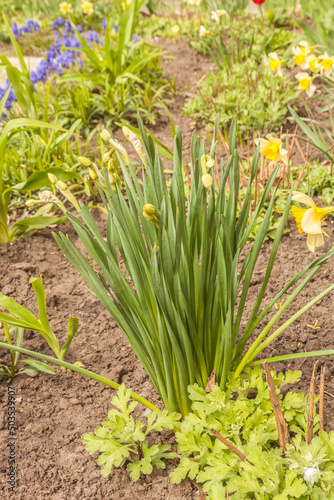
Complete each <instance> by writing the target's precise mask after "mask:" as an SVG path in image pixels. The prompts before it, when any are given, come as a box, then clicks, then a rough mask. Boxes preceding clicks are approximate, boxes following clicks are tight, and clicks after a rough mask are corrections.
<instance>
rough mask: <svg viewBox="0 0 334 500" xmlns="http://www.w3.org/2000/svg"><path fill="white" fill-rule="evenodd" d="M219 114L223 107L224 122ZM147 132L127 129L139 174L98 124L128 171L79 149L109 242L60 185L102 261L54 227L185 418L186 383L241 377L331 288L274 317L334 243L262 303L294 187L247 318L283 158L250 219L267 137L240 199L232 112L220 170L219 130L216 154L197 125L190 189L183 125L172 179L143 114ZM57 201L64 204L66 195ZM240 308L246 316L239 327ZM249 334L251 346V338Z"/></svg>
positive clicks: (111, 156)
mask: <svg viewBox="0 0 334 500" xmlns="http://www.w3.org/2000/svg"><path fill="white" fill-rule="evenodd" d="M218 124H219V117H218V118H217V120H216V129H215V131H217V129H218ZM139 130H140V134H139V133H138V135H139V137H138V136H137V135H136V134H135V133H134V132H132V131H131V130H129V129H128V128H126V127H125V128H124V132H125V135H126V137H127V138H128V140H129V141H130V143H131V144H132V145H133V147H134V149H135V151H136V152H137V153H138V156H139V158H140V160H141V162H142V184H141V183H139V181H138V179H137V176H136V173H135V171H134V169H133V166H132V164H131V162H130V160H129V155H128V152H127V150H126V148H125V147H124V146H122V145H121V144H120V143H118V142H117V141H116V140H115V139H113V138H112V137H111V134H110V133H109V132H108V131H107V130H104V131H103V132H102V134H101V135H102V137H103V139H104V140H105V141H106V143H107V144H109V147H110V151H109V152H108V153H106V154H105V155H104V161H105V162H106V163H107V164H108V165H109V163H110V162H112V163H115V164H117V165H118V166H119V169H120V171H119V174H117V176H118V177H119V180H116V175H115V170H109V169H107V168H103V169H102V170H101V168H100V167H99V166H98V165H97V164H96V163H93V162H92V161H91V160H89V159H87V158H81V159H80V161H81V162H83V163H85V164H86V165H88V164H89V165H90V167H89V172H90V175H91V177H92V179H94V180H95V182H96V185H97V188H98V189H99V192H100V194H101V197H102V199H103V202H104V206H103V208H102V209H103V210H104V211H105V213H106V215H107V217H108V220H107V228H106V229H107V232H106V235H107V237H106V241H105V240H104V238H103V236H102V234H101V232H100V230H99V229H98V227H97V225H96V223H95V221H94V218H93V216H92V214H91V213H90V211H89V210H88V209H87V207H86V206H85V205H84V204H83V203H82V202H77V201H76V200H74V201H73V200H72V202H71V197H70V194H69V193H66V189H64V190H63V191H64V192H63V194H64V195H65V194H67V198H68V200H70V202H71V203H72V204H73V207H74V208H75V209H76V211H77V212H78V213H77V215H76V214H75V213H71V212H69V211H66V212H65V213H66V215H67V217H68V219H69V220H70V221H71V223H72V224H73V226H74V228H75V230H76V232H77V234H78V236H79V238H80V239H81V240H82V242H83V244H84V246H85V247H86V249H87V251H88V253H89V254H90V258H92V259H93V261H94V264H93V265H92V264H91V262H90V261H89V260H87V258H86V257H85V256H84V255H83V254H82V253H81V251H80V250H79V249H78V248H77V247H76V245H75V244H74V242H73V241H72V240H71V238H70V237H68V236H65V235H64V234H62V233H60V234H59V235H56V234H55V238H56V240H57V242H58V244H59V245H60V247H61V249H62V250H63V252H64V253H65V255H66V256H67V257H68V259H69V260H70V262H71V263H72V264H73V265H74V266H75V267H76V269H77V270H78V271H79V272H80V273H81V274H82V276H83V277H84V279H85V280H86V282H87V283H88V284H89V286H90V287H91V288H92V290H93V292H94V293H95V295H96V296H97V297H98V298H99V300H100V301H101V303H102V304H103V305H104V307H105V308H106V309H107V310H108V311H109V312H110V313H111V315H112V316H113V317H114V318H115V320H116V321H117V322H118V324H119V325H120V327H121V328H122V330H123V332H124V334H125V335H126V337H127V339H128V341H129V343H130V345H131V346H132V348H133V349H134V351H135V352H136V354H137V356H138V358H139V360H140V361H141V363H142V364H143V366H144V368H145V370H146V371H147V373H148V375H149V376H150V378H151V380H152V382H153V383H154V385H155V387H156V388H157V390H158V392H159V395H160V397H161V399H162V401H163V404H164V406H165V408H166V409H167V410H168V411H169V412H175V411H176V412H180V413H182V414H183V415H184V416H185V415H187V414H188V413H189V411H190V409H191V402H190V399H189V396H188V392H187V388H188V386H189V385H192V384H194V383H197V384H198V385H199V386H200V387H205V386H206V383H207V379H208V377H209V376H210V374H211V373H212V372H213V370H215V377H216V381H217V384H219V385H220V386H221V388H223V389H224V388H226V383H227V380H228V376H229V372H230V371H235V373H236V375H240V374H241V373H242V371H243V369H244V368H246V367H247V366H248V365H249V363H251V362H252V361H254V360H255V359H256V358H257V356H258V355H259V354H260V353H262V351H263V350H264V349H265V347H267V346H268V345H269V344H270V343H271V342H272V341H273V340H274V339H275V338H276V337H278V336H279V335H280V334H281V333H282V332H283V331H284V330H285V328H287V327H288V326H290V325H291V324H292V323H293V322H294V321H295V320H296V319H298V318H299V317H300V315H302V314H303V313H304V312H305V311H307V310H308V309H309V308H310V307H311V306H312V305H313V304H315V303H316V302H317V301H318V300H320V299H321V298H322V297H323V296H324V295H326V294H327V293H329V292H331V291H332V290H333V289H334V285H331V286H330V287H328V288H327V289H326V290H324V291H323V292H321V293H320V294H319V295H318V296H317V297H314V298H313V299H312V300H311V301H309V302H308V303H307V304H305V305H304V306H303V307H302V308H301V309H300V310H299V311H298V312H297V313H295V314H294V315H293V316H291V317H288V318H287V319H286V320H285V322H284V323H283V324H281V325H280V326H279V327H277V325H276V323H277V322H278V320H279V319H280V318H281V317H282V316H283V314H284V313H285V311H286V310H287V309H288V308H289V306H290V304H291V303H292V302H293V301H294V300H295V299H296V297H297V296H298V294H299V292H300V291H301V290H302V289H303V288H304V287H305V286H306V285H307V283H309V281H310V280H311V279H312V277H313V276H314V274H315V273H316V272H317V271H318V270H319V269H320V268H321V266H322V265H323V264H324V263H325V262H326V260H327V259H328V258H329V257H331V256H332V255H333V253H334V249H333V250H331V251H330V252H328V253H327V254H326V255H325V256H323V257H321V258H319V259H317V260H315V261H314V262H313V263H312V264H309V265H307V266H306V267H304V269H302V270H301V271H300V272H299V273H298V274H297V275H296V276H295V277H294V278H293V279H292V280H290V281H289V282H288V283H287V284H286V286H285V287H284V288H283V289H282V290H281V291H280V292H279V293H278V294H277V295H276V296H275V297H274V298H272V299H271V300H270V302H269V303H268V304H266V305H265V306H264V309H263V310H262V312H260V311H261V304H262V301H263V299H264V297H265V293H266V289H267V285H268V283H269V279H270V274H271V271H272V268H273V265H274V262H275V256H276V253H277V249H278V245H279V242H280V239H281V236H282V234H283V231H284V229H285V223H286V220H287V217H288V215H289V211H290V202H291V198H292V196H293V193H292V191H291V190H290V194H289V196H288V199H287V201H286V206H285V208H284V213H283V215H282V216H281V218H280V222H279V225H278V228H277V231H276V234H275V238H274V242H273V246H272V251H271V254H270V257H269V260H268V263H267V268H266V271H265V276H264V278H263V284H262V286H261V289H260V291H259V294H258V296H257V299H256V301H255V304H254V306H253V309H252V311H251V313H250V314H249V316H248V317H247V318H246V317H245V316H244V308H245V304H246V300H247V296H248V292H249V287H250V283H251V279H252V276H253V272H254V268H255V265H256V262H257V259H258V256H259V254H260V251H261V247H262V244H263V241H264V239H265V238H266V234H267V231H268V228H269V225H270V222H271V218H272V213H271V212H272V210H273V204H274V201H275V198H276V192H275V190H274V192H272V191H271V190H272V187H273V185H274V182H275V180H276V176H277V172H278V168H279V165H276V166H275V167H274V168H273V170H272V172H271V174H270V176H269V179H268V182H267V186H266V189H265V191H264V193H263V195H262V197H261V199H260V201H259V203H258V205H257V207H256V209H255V210H254V212H253V215H252V218H251V220H249V210H250V203H251V190H252V184H253V181H254V179H255V176H256V171H257V168H258V163H259V161H258V160H259V147H258V149H257V152H256V154H255V156H254V158H253V161H252V170H251V176H250V177H249V181H248V187H247V193H246V196H245V197H244V200H243V204H242V206H240V204H239V198H238V194H239V175H240V172H239V158H238V155H237V152H236V151H235V144H236V123H235V122H233V124H232V128H231V133H230V140H229V145H230V154H231V156H230V158H229V160H228V162H227V164H226V165H224V164H223V163H222V164H221V168H220V172H219V174H218V177H217V175H216V174H215V169H216V168H217V165H216V161H217V160H216V157H215V145H216V135H215V134H214V137H213V142H212V146H211V149H210V152H209V153H210V154H207V153H206V151H205V148H204V144H203V143H201V142H200V140H199V139H198V138H197V136H196V134H195V133H194V134H193V137H192V145H191V152H192V160H191V173H190V185H189V189H187V190H186V189H185V187H186V186H187V183H188V182H189V181H188V177H187V175H186V173H185V171H184V166H183V162H182V139H181V135H180V133H179V131H178V130H177V131H176V135H175V146H174V147H175V149H174V170H173V172H174V173H173V176H172V180H171V182H170V187H169V188H168V185H167V181H166V179H165V176H164V171H163V167H162V163H161V160H160V158H159V155H158V151H157V149H155V147H154V143H153V140H152V138H151V137H150V136H149V135H147V133H146V132H145V130H144V128H143V125H142V122H141V120H139ZM143 146H144V147H143ZM281 153H282V154H283V151H281ZM116 170H117V167H116ZM227 182H228V186H229V190H227ZM56 185H57V184H56ZM276 190H277V188H276ZM186 192H188V193H189V194H187V195H186ZM270 193H271V196H270V201H269V204H268V208H267V210H266V211H265V214H264V217H263V219H262V222H261V225H260V227H259V228H258V232H257V235H256V237H255V240H254V243H253V246H252V248H251V249H250V250H249V252H248V253H247V257H246V259H241V252H242V249H243V248H244V247H245V245H246V243H247V242H248V237H249V235H250V233H251V231H252V229H253V226H254V224H255V221H256V220H257V217H258V215H259V213H260V211H261V210H262V207H263V206H264V204H265V203H267V201H268V197H269V194H270ZM54 202H55V203H57V197H55V200H54ZM59 206H60V205H59ZM303 227H304V230H305V231H307V230H310V229H309V227H308V226H306V225H304V226H303ZM117 251H118V252H119V253H120V255H121V256H122V259H123V261H124V263H125V266H126V269H127V272H126V273H124V272H122V271H121V269H120V268H119V264H118V253H117ZM302 278H303V279H302ZM300 280H302V281H301V282H299V281H300ZM238 290H239V293H240V299H239V298H238ZM285 294H287V295H285ZM284 295H285V298H286V300H285V302H284V305H283V306H282V308H280V309H279V310H278V311H277V312H276V313H275V314H274V316H273V317H271V319H270V320H268V322H267V323H266V326H265V327H264V328H262V331H261V332H260V333H258V334H256V335H255V329H256V328H257V327H258V325H259V324H260V323H261V322H263V323H262V324H265V322H264V321H263V320H264V318H265V317H266V315H267V314H269V312H270V311H271V310H272V309H273V307H274V305H275V303H276V302H277V300H279V299H280V298H281V297H283V296H284ZM243 318H244V321H245V324H246V326H245V327H243V328H241V322H242V320H243ZM248 341H250V342H251V344H250V346H248V347H246V346H247V343H248ZM329 352H332V351H324V354H328V353H329ZM311 355H312V354H311ZM282 359H284V356H283V358H282Z"/></svg>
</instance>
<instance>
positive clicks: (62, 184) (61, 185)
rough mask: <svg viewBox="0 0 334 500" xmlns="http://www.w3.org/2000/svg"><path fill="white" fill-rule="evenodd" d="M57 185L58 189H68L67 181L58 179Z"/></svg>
mask: <svg viewBox="0 0 334 500" xmlns="http://www.w3.org/2000/svg"><path fill="white" fill-rule="evenodd" d="M56 186H57V188H58V189H67V184H65V182H63V181H57V182H56Z"/></svg>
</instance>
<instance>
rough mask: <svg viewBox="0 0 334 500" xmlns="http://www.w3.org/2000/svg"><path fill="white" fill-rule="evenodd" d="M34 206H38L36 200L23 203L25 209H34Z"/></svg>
mask: <svg viewBox="0 0 334 500" xmlns="http://www.w3.org/2000/svg"><path fill="white" fill-rule="evenodd" d="M36 204H38V201H37V200H28V201H26V202H25V205H26V207H29V208H30V207H34V206H35V205H36Z"/></svg>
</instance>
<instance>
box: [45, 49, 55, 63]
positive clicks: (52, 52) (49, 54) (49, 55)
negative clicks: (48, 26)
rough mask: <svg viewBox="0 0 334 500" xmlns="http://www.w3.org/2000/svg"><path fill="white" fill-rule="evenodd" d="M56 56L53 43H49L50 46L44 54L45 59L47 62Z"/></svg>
mask: <svg viewBox="0 0 334 500" xmlns="http://www.w3.org/2000/svg"><path fill="white" fill-rule="evenodd" d="M56 56H57V52H56V49H55V48H54V46H53V45H51V47H50V48H49V50H48V51H47V54H46V60H47V61H48V62H51V61H52V60H53V59H55V58H56Z"/></svg>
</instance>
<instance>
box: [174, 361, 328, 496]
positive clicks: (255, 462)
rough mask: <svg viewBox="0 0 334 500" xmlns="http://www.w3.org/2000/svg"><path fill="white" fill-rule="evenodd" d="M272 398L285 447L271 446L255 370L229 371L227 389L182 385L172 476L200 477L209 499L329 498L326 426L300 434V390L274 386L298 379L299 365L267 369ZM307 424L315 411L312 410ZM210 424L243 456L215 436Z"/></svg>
mask: <svg viewBox="0 0 334 500" xmlns="http://www.w3.org/2000/svg"><path fill="white" fill-rule="evenodd" d="M271 374H272V377H273V380H274V383H275V386H276V392H277V395H278V400H279V404H280V406H281V409H282V411H283V414H284V418H285V420H286V422H287V423H288V425H289V427H290V430H291V431H292V433H293V434H294V437H293V438H292V440H291V444H290V445H287V452H286V453H285V455H284V453H283V449H282V448H281V447H280V446H279V442H278V431H277V424H276V420H275V416H274V411H273V407H272V403H271V400H270V395H269V390H268V386H267V383H266V381H265V380H264V379H263V370H261V369H260V368H259V367H255V368H253V369H250V368H248V369H246V370H245V373H242V374H241V375H240V376H237V377H236V376H235V375H234V374H230V377H229V381H228V382H227V384H226V385H227V389H226V390H225V391H224V390H222V389H221V388H220V387H219V386H217V385H215V386H214V387H213V389H212V392H209V393H206V392H205V390H204V389H202V388H201V387H199V386H198V385H196V384H195V385H193V386H191V387H189V397H190V399H191V400H192V413H190V414H189V415H187V416H186V417H185V419H184V421H183V422H182V423H181V430H180V431H179V432H176V440H177V442H178V450H179V452H180V453H181V454H182V455H183V458H181V461H180V464H179V466H178V467H177V468H176V469H175V470H174V471H173V472H172V473H171V480H172V482H173V483H179V482H181V480H183V479H184V478H185V477H187V476H189V477H190V478H191V479H196V481H197V482H198V483H202V484H203V489H204V491H206V492H208V494H209V499H210V500H221V499H223V498H226V497H227V494H229V498H230V499H231V500H241V499H246V498H247V499H257V500H273V499H275V500H288V499H292V498H300V499H303V500H315V499H326V498H329V499H332V498H334V487H333V486H332V485H333V481H334V432H333V431H332V432H330V433H329V434H327V433H326V432H324V431H321V432H320V433H319V436H316V437H313V439H312V441H311V443H310V444H307V443H306V442H305V440H304V438H305V435H306V431H307V423H308V417H307V410H306V408H307V397H306V396H305V395H304V393H303V392H302V391H299V392H293V391H289V392H287V393H286V394H285V395H283V394H282V392H281V390H282V388H283V387H284V386H285V385H287V384H291V383H295V382H297V381H298V380H299V379H300V376H301V372H297V371H296V372H291V371H288V372H286V373H285V375H283V374H282V373H280V374H278V375H276V373H275V372H271ZM313 427H314V429H313V430H314V432H317V431H318V429H319V416H318V415H317V416H316V417H315V418H314V422H313ZM212 431H216V432H218V433H219V434H220V435H221V436H223V437H224V438H225V439H226V440H227V441H228V442H229V443H231V444H232V445H234V446H235V447H236V448H237V449H238V450H239V451H241V452H242V454H244V455H245V457H246V459H245V460H242V459H241V458H240V457H239V456H238V455H237V454H236V453H235V452H233V451H231V449H229V448H228V447H227V446H226V445H225V444H223V443H222V442H221V441H220V440H219V439H217V438H216V437H215V436H214V434H213V432H212Z"/></svg>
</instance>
